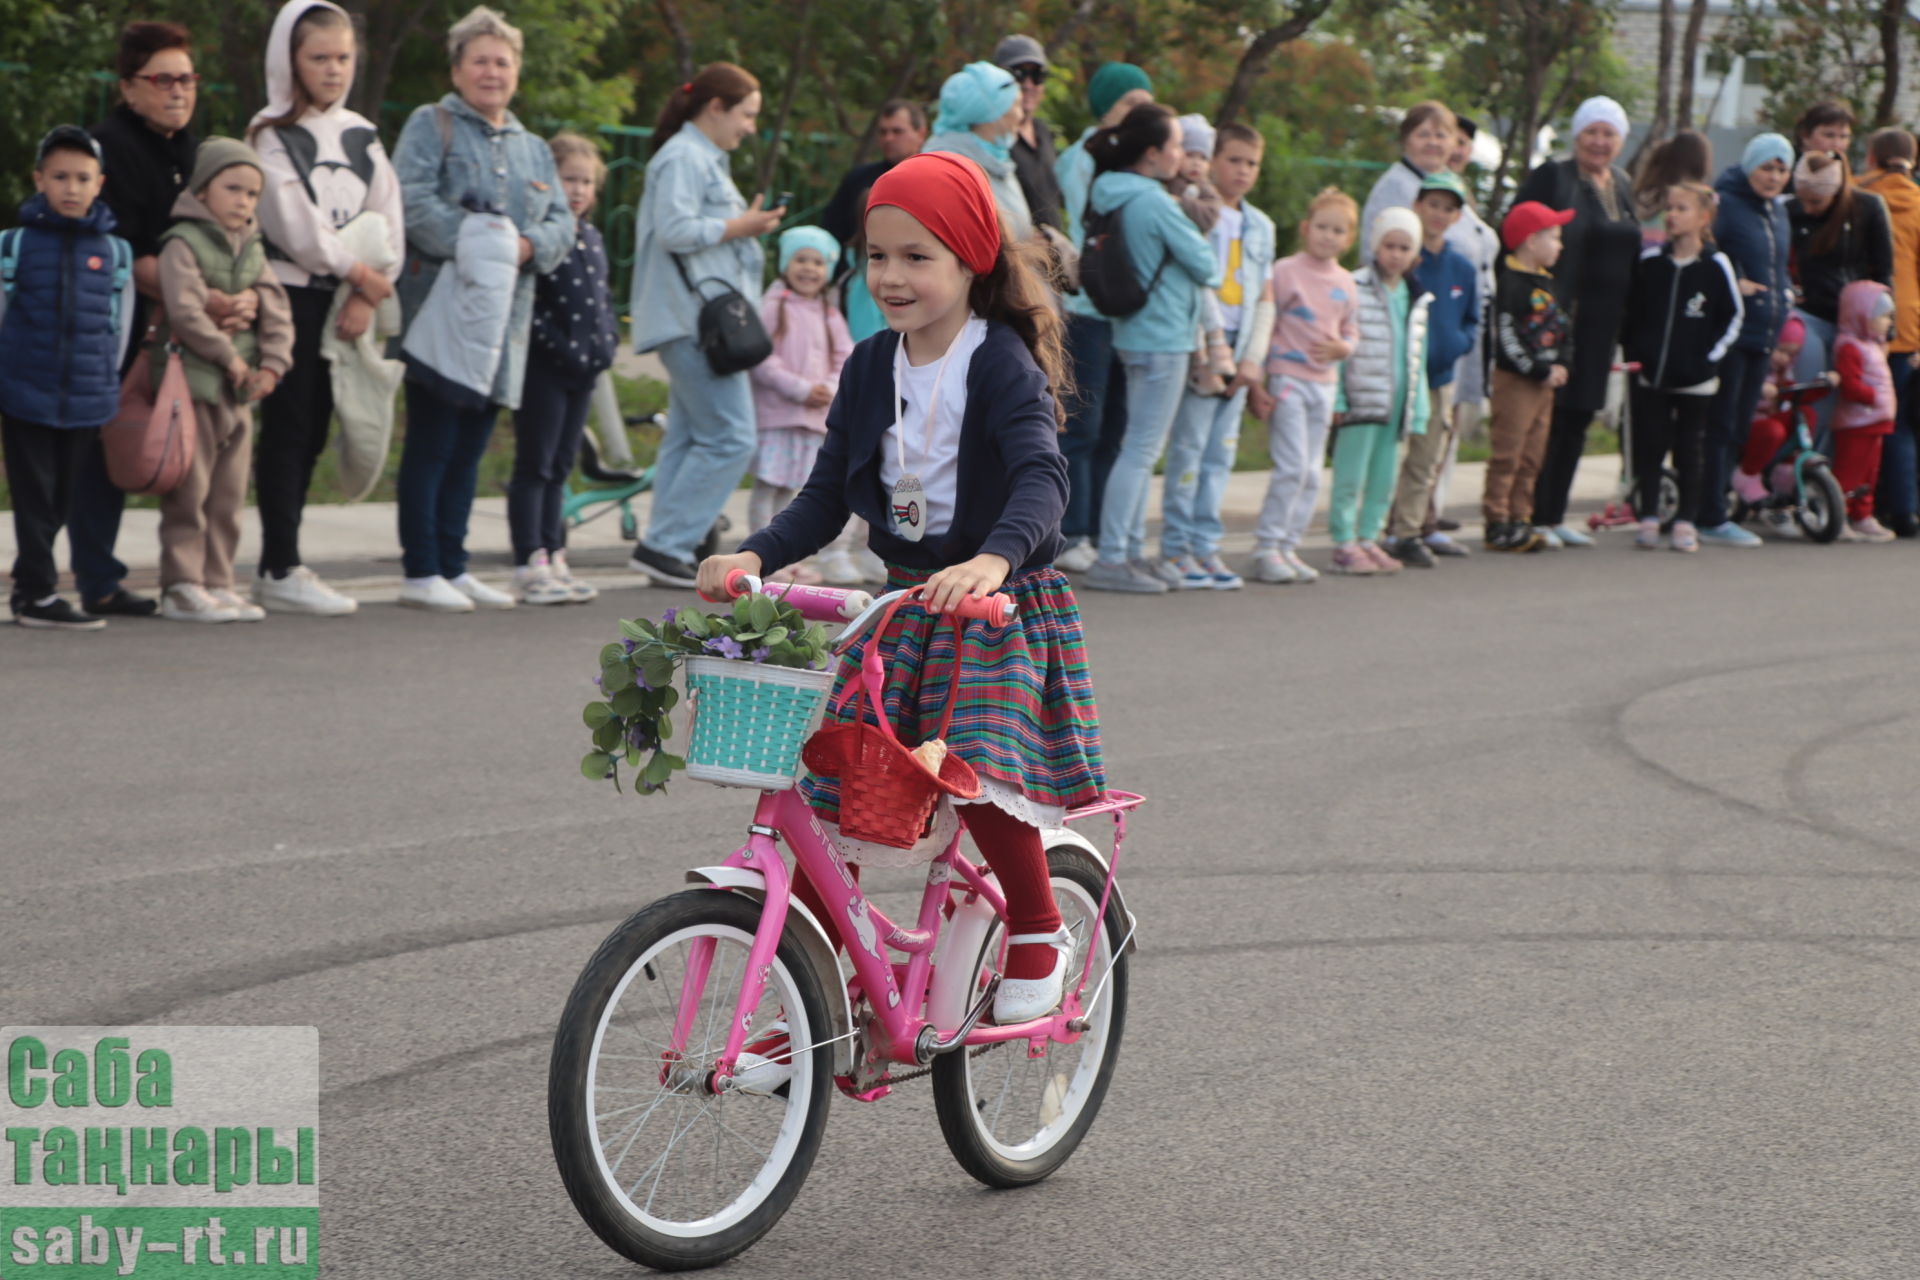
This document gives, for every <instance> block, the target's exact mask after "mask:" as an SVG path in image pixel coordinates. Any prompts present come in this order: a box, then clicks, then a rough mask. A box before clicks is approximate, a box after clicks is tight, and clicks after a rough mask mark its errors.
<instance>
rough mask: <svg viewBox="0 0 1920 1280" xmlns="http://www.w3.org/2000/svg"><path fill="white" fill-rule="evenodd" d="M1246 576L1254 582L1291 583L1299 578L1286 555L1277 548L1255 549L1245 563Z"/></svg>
mask: <svg viewBox="0 0 1920 1280" xmlns="http://www.w3.org/2000/svg"><path fill="white" fill-rule="evenodd" d="M1247 576H1248V577H1250V578H1252V579H1253V580H1254V581H1255V582H1293V581H1295V580H1297V579H1298V578H1299V576H1300V575H1299V574H1297V573H1295V572H1294V568H1293V566H1292V565H1290V564H1288V563H1287V553H1286V552H1284V551H1282V550H1280V548H1278V547H1256V548H1255V549H1254V552H1253V556H1252V558H1251V559H1249V560H1248V561H1247Z"/></svg>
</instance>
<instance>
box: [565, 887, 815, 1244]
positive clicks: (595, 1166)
mask: <svg viewBox="0 0 1920 1280" xmlns="http://www.w3.org/2000/svg"><path fill="white" fill-rule="evenodd" d="M759 919H760V907H759V904H757V903H755V902H752V901H749V900H748V899H746V898H742V897H740V896H738V895H736V894H731V893H721V892H716V891H715V890H712V889H694V890H689V891H687V892H685V893H678V894H675V895H673V896H672V897H669V898H662V899H661V900H660V901H658V902H655V903H653V904H652V905H650V906H648V907H646V908H644V909H642V910H641V911H639V912H638V913H636V914H635V915H634V916H632V917H631V918H630V919H628V920H627V922H626V923H625V924H623V925H621V926H620V927H619V928H618V929H616V930H615V931H614V932H613V934H612V935H611V936H610V937H609V938H608V939H607V940H606V941H605V942H604V943H602V944H601V945H600V949H599V950H598V951H597V952H595V954H594V957H593V959H592V960H590V961H588V963H587V967H586V968H585V969H584V970H583V971H582V972H581V974H580V979H579V981H578V982H577V983H575V984H574V989H573V994H572V996H571V997H570V998H569V999H568V1001H567V1007H566V1012H565V1013H564V1014H563V1015H562V1016H561V1020H560V1029H559V1032H558V1034H557V1035H556V1036H555V1038H554V1043H553V1062H552V1067H551V1070H550V1072H549V1076H548V1085H547V1117H548V1127H549V1129H550V1131H551V1134H552V1139H553V1156H554V1160H555V1162H556V1163H557V1164H558V1165H559V1167H560V1177H561V1180H562V1181H563V1182H565V1184H566V1187H567V1193H568V1195H570V1196H571V1197H572V1198H573V1203H574V1207H575V1208H576V1209H578V1210H579V1212H580V1216H581V1217H582V1218H583V1219H585V1220H586V1223H587V1225H588V1226H589V1227H591V1228H593V1231H594V1234H596V1235H598V1236H599V1237H600V1239H601V1240H603V1241H604V1242H606V1244H607V1246H608V1247H609V1248H611V1249H613V1250H614V1251H615V1252H616V1253H619V1254H622V1255H623V1256H625V1257H627V1258H630V1259H632V1260H633V1261H635V1262H640V1263H644V1264H646V1265H647V1266H650V1267H655V1268H659V1269H661V1270H667V1271H678V1270H686V1269H690V1268H694V1267H710V1266H713V1265H715V1264H717V1263H720V1262H724V1261H725V1260H726V1259H728V1258H731V1257H733V1256H734V1255H735V1254H738V1253H740V1252H742V1251H743V1250H745V1249H746V1248H747V1247H748V1246H750V1245H752V1244H753V1243H754V1241H756V1240H758V1239H759V1238H760V1237H761V1236H763V1235H765V1234H766V1233H767V1231H768V1230H770V1229H771V1228H772V1226H773V1224H774V1223H776V1222H778V1221H779V1220H780V1216H781V1215H782V1214H784V1213H785V1212H786V1211H787V1207H788V1206H789V1205H790V1204H792V1203H793V1199H794V1197H795V1196H797V1195H798V1194H799V1192H800V1185H801V1184H802V1183H803V1182H805V1181H806V1177H807V1172H808V1171H809V1170H810V1169H811V1168H812V1167H813V1160H814V1156H815V1155H816V1154H817V1153H818V1152H819V1150H820V1140H821V1136H822V1134H823V1132H824V1131H825V1129H826V1123H827V1098H828V1089H829V1086H830V1085H831V1083H832V1073H833V1050H832V1047H831V1046H830V1045H817V1042H818V1041H820V1040H823V1039H827V1038H828V1037H829V1036H830V1034H831V1033H830V1032H828V1031H826V1030H825V1028H826V1027H827V1026H828V1022H827V1014H826V999H825V997H824V996H823V994H822V993H821V988H820V980H819V977H818V975H816V974H815V973H814V971H813V968H812V966H811V965H810V964H809V963H808V961H807V958H806V956H805V954H804V953H803V952H802V950H801V948H800V944H799V943H798V942H797V941H796V940H795V939H794V937H793V935H792V933H791V931H789V932H788V933H787V934H786V936H784V937H783V938H782V939H781V941H780V947H779V949H778V951H777V953H776V955H775V957H774V963H773V965H772V966H771V969H770V971H769V973H768V975H767V979H766V988H765V991H764V993H763V994H762V996H761V999H760V1004H759V1007H758V1008H756V1009H754V1010H752V1011H751V1012H752V1022H751V1024H750V1026H751V1028H752V1030H751V1031H750V1032H749V1034H748V1037H747V1040H748V1045H749V1048H750V1049H755V1048H756V1046H757V1050H756V1051H759V1052H760V1053H761V1056H762V1057H764V1058H769V1059H782V1058H784V1056H785V1055H786V1054H787V1052H788V1049H789V1047H792V1048H798V1049H800V1050H801V1052H799V1053H795V1054H793V1055H792V1057H791V1072H792V1074H791V1077H790V1078H788V1079H786V1080H785V1081H784V1083H781V1084H779V1085H778V1087H777V1088H774V1087H768V1088H766V1089H765V1091H760V1092H745V1091H733V1092H728V1093H722V1094H716V1093H714V1092H712V1091H711V1089H710V1088H709V1085H708V1081H709V1077H710V1074H711V1072H712V1070H713V1064H714V1061H715V1059H717V1058H718V1057H719V1055H720V1052H721V1050H722V1049H723V1048H724V1047H725V1044H726V1038H727V1028H728V1025H729V1023H730V1022H731V1021H732V1019H733V1014H734V1007H735V1004H736V1003H737V1001H738V999H739V994H740V979H741V975H742V974H744V973H745V972H746V967H747V963H748V952H749V949H750V948H751V947H752V945H753V935H754V929H755V926H756V925H757V924H758V923H759ZM780 1022H784V1023H785V1024H786V1032H785V1041H784V1043H782V1042H781V1040H780V1033H779V1031H778V1030H777V1028H776V1027H775V1024H776V1023H780ZM676 1023H678V1024H679V1025H681V1026H682V1027H685V1028H686V1031H685V1032H684V1034H683V1036H682V1037H681V1040H680V1043H681V1045H682V1047H681V1048H680V1049H679V1050H676V1049H675V1048H674V1047H673V1046H674V1043H675V1036H674V1031H675V1025H676ZM810 1045H817V1047H815V1048H813V1049H811V1051H808V1049H807V1046H810ZM767 1071H768V1068H767V1067H766V1066H764V1065H763V1066H760V1067H758V1068H757V1069H756V1072H755V1074H756V1075H764V1073H766V1072H767ZM744 1074H745V1073H743V1075H744ZM762 1083H763V1084H765V1085H769V1086H770V1085H771V1084H772V1081H771V1079H766V1080H763V1081H762Z"/></svg>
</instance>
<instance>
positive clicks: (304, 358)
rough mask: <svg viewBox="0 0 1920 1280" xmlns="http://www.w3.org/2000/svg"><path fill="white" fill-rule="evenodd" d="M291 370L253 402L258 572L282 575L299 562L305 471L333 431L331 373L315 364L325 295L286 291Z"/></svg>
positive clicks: (327, 302) (329, 296)
mask: <svg viewBox="0 0 1920 1280" xmlns="http://www.w3.org/2000/svg"><path fill="white" fill-rule="evenodd" d="M287 302H288V303H289V304H290V306H291V308H292V311H293V367H292V368H291V369H289V370H287V375H286V376H285V377H284V378H282V379H280V385H279V386H278V387H275V388H274V391H273V394H272V395H270V396H268V397H267V398H266V399H265V400H262V401H261V402H260V439H259V440H258V441H257V442H256V443H255V444H254V447H253V488H254V500H255V501H256V502H258V503H259V505H260V535H261V537H260V568H261V571H262V572H271V573H274V574H276V575H281V576H284V575H285V573H286V571H287V570H288V569H292V568H294V567H295V566H297V565H298V564H299V563H300V517H301V516H302V515H303V514H304V513H305V512H306V509H307V489H308V487H309V486H310V485H312V483H313V467H314V464H315V463H316V462H318V461H319V460H320V451H321V450H322V449H324V448H326V447H327V432H328V430H329V429H330V428H331V426H332V425H333V374H332V372H331V366H329V365H328V364H327V362H326V361H325V360H322V359H321V358H320V338H321V335H322V334H323V332H324V331H325V329H326V324H327V310H328V308H329V307H331V306H332V305H333V290H331V289H308V288H291V289H288V290H287Z"/></svg>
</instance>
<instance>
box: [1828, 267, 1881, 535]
mask: <svg viewBox="0 0 1920 1280" xmlns="http://www.w3.org/2000/svg"><path fill="white" fill-rule="evenodd" d="M1893 311H1894V303H1893V293H1892V291H1891V290H1889V289H1888V288H1887V286H1885V285H1883V284H1876V283H1875V282H1874V281H1872V280H1855V281H1854V282H1853V283H1852V284H1850V285H1848V286H1847V287H1846V288H1844V289H1842V290H1841V291H1840V324H1839V330H1840V333H1839V337H1838V338H1837V339H1836V341H1835V342H1834V344H1833V371H1834V373H1836V374H1838V375H1839V378H1840V403H1839V405H1838V406H1837V407H1836V408H1835V409H1834V411H1833V477H1834V479H1836V480H1838V481H1839V482H1840V488H1841V489H1842V490H1843V491H1844V492H1845V493H1846V494H1847V523H1848V528H1847V532H1846V533H1845V534H1843V535H1842V537H1843V538H1845V539H1846V540H1848V541H1860V542H1892V541H1893V531H1892V530H1891V529H1888V528H1887V527H1886V526H1885V525H1883V524H1881V523H1880V522H1879V521H1878V520H1876V519H1875V518H1874V515H1873V491H1874V489H1875V488H1877V487H1878V486H1879V484H1880V448H1881V445H1882V443H1883V442H1884V441H1885V440H1886V438H1887V437H1888V436H1890V435H1892V434H1893V416H1894V404H1895V401H1894V394H1893V370H1892V369H1891V368H1889V367H1888V365H1887V337H1888V335H1890V334H1891V333H1892V332H1893Z"/></svg>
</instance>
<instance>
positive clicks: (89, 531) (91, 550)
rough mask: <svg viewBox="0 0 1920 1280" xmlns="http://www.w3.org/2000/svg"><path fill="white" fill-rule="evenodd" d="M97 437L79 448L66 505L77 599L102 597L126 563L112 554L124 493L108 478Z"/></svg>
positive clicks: (122, 577) (115, 584)
mask: <svg viewBox="0 0 1920 1280" xmlns="http://www.w3.org/2000/svg"><path fill="white" fill-rule="evenodd" d="M95 436H96V438H95V439H94V440H93V441H92V442H90V443H89V444H88V445H87V446H86V447H85V448H84V449H82V450H81V451H80V467H79V470H78V471H76V472H75V473H74V477H73V498H72V500H71V502H70V503H69V505H68V508H67V541H68V542H69V544H71V547H72V564H73V582H74V585H75V586H76V587H78V588H79V591H80V599H81V600H82V601H87V600H105V599H106V598H107V597H108V596H111V595H112V594H113V593H114V592H116V591H118V590H119V589H120V584H121V583H122V582H124V581H125V580H126V577H127V566H126V565H124V564H122V563H121V562H120V561H119V560H118V559H117V558H116V557H115V556H114V554H113V544H114V543H116V542H118V541H119V540H120V513H121V512H123V511H125V510H126V507H127V495H126V494H124V493H122V492H120V490H119V489H117V488H115V487H114V484H113V481H111V480H109V479H107V455H106V454H105V453H104V452H102V451H101V448H100V442H99V439H98V438H97V437H98V433H97V432H96V433H95Z"/></svg>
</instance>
